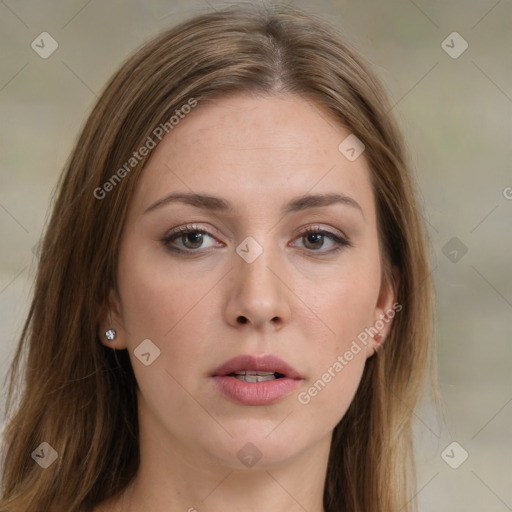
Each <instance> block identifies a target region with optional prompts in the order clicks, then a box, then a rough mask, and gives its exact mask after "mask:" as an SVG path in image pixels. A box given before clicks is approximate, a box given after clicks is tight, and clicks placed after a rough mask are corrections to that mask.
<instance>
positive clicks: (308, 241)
mask: <svg viewBox="0 0 512 512" xmlns="http://www.w3.org/2000/svg"><path fill="white" fill-rule="evenodd" d="M298 239H302V240H304V246H305V247H306V249H308V250H310V251H313V252H322V253H324V254H325V253H332V252H336V251H339V250H340V249H342V248H343V247H345V246H348V245H350V243H349V242H348V240H346V239H345V238H343V237H341V236H339V235H337V234H335V233H332V232H331V231H327V230H325V229H320V228H318V227H309V228H308V229H306V230H304V231H302V232H301V233H300V234H299V236H298V237H297V239H296V240H298ZM326 239H328V240H329V241H330V242H331V244H332V245H333V246H334V247H333V248H332V249H330V250H324V251H320V249H322V248H323V247H324V245H325V240H326Z"/></svg>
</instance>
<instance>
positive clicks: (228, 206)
mask: <svg viewBox="0 0 512 512" xmlns="http://www.w3.org/2000/svg"><path fill="white" fill-rule="evenodd" d="M175 202H180V203H183V204H188V205H190V206H195V207H196V208H202V209H204V210H210V211H218V212H227V213H233V212H234V211H235V208H234V206H233V204H232V203H230V202H229V201H227V200H226V199H222V198H220V197H214V196H209V195H206V194H196V193H193V192H176V193H171V194H168V195H166V196H164V197H162V198H161V199H158V201H155V202H154V203H153V204H151V205H150V206H148V208H146V209H145V210H144V214H146V213H149V212H151V211H153V210H155V209H157V208H160V207H161V206H164V205H167V204H170V203H175ZM333 204H344V205H347V206H351V207H353V208H355V209H357V210H359V211H360V213H361V215H362V216H363V218H364V213H363V209H362V208H361V206H360V205H359V203H358V202H357V201H356V200H355V199H352V198H351V197H349V196H346V195H344V194H337V193H327V194H310V195H305V196H300V197H296V198H294V199H292V200H291V201H289V202H288V203H287V204H285V205H284V206H283V208H282V209H281V213H282V214H283V215H287V214H289V213H294V212H300V211H304V210H308V209H310V208H319V207H325V206H331V205H333Z"/></svg>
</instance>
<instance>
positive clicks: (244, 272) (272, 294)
mask: <svg viewBox="0 0 512 512" xmlns="http://www.w3.org/2000/svg"><path fill="white" fill-rule="evenodd" d="M234 258H235V261H234V269H233V271H231V272H230V273H229V286H228V299H227V305H226V310H225V314H226V320H227V322H228V323H229V324H230V325H232V326H234V327H240V326H242V325H247V326H248V327H249V326H252V327H253V328H255V329H258V330H262V331H265V330H280V329H282V328H283V327H284V326H285V325H286V324H287V323H288V322H289V320H290V317H291V309H290V303H289V301H290V295H291V291H290V290H289V289H288V288H287V283H286V278H285V276H284V273H283V271H282V269H281V267H280V266H279V265H278V262H277V260H276V257H275V256H274V255H273V254H271V251H266V250H264V251H263V253H262V254H261V255H260V256H259V257H258V258H256V260H254V261H253V262H252V263H247V262H246V261H244V260H243V259H242V258H241V257H239V256H238V255H237V254H235V255H234Z"/></svg>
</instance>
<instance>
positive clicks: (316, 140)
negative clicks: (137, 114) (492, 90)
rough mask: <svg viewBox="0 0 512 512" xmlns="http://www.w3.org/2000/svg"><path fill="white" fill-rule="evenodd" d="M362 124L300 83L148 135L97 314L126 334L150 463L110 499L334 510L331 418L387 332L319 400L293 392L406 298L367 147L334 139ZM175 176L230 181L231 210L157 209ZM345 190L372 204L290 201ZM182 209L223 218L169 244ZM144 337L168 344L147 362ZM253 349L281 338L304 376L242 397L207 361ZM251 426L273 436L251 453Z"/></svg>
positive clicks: (206, 182) (221, 187) (225, 102)
mask: <svg viewBox="0 0 512 512" xmlns="http://www.w3.org/2000/svg"><path fill="white" fill-rule="evenodd" d="M349 134H350V131H348V130H347V129H346V128H344V127H343V126H341V125H339V124H338V123H337V122H335V120H334V119H332V118H331V117H330V115H329V114H328V113H327V112H325V111H324V110H322V109H321V108H320V107H318V106H317V105H314V104H312V103H311V102H309V101H307V100H305V99H302V98H300V97H296V96H290V95H288V96H252V95H248V94H244V95H233V96H229V97H221V98H219V99H217V100H212V101H208V102H203V103H201V104H199V105H198V106H197V107H196V108H195V109H194V110H193V111H192V112H191V113H190V114H189V115H187V117H186V118H185V119H183V120H181V121H180V124H179V125H178V126H176V127H175V128H174V130H173V131H172V132H170V133H169V135H167V136H166V137H165V138H164V139H163V141H162V142H161V143H160V144H159V145H158V146H157V147H156V148H155V149H154V150H153V154H152V156H151V159H150V161H149V163H148V164H147V166H146V168H145V170H144V173H143V175H142V178H141V181H140V182H139V184H138V188H137V191H136V194H135V196H134V198H133V200H132V203H131V205H130V208H129V213H128V217H127V219H126V224H125V229H124V231H123V237H122V241H121V247H120V253H119V274H118V284H119V296H117V295H116V294H115V293H114V292H112V294H111V298H110V315H111V318H110V320H111V321H110V323H109V322H108V321H107V317H105V322H104V323H103V324H102V326H101V327H102V331H103V332H104V331H105V330H106V329H108V328H109V327H112V326H113V327H115V329H116V330H117V337H116V339H115V340H114V341H113V342H107V341H105V344H106V345H107V346H110V347H112V348H114V349H125V348H127V349H128V350H129V353H130V357H131V361H132V365H133V368H134V371H135V375H136V378H137V382H138V384H139V388H140V389H139V393H138V398H139V422H140V446H141V465H140V469H139V472H138V474H137V476H136V478H135V480H134V482H133V484H132V485H130V486H129V487H128V489H127V491H126V492H125V493H124V494H123V495H122V496H121V498H119V499H116V500H113V501H111V502H110V503H106V504H104V506H103V507H101V508H98V509H97V510H110V511H114V510H116V511H117V510H123V511H137V510H153V511H156V512H160V511H162V512H163V511H164V510H165V511H169V510H176V511H178V510H180V511H187V510H190V511H192V510H194V509H196V510H199V511H201V510H208V511H212V512H217V511H218V512H220V511H226V510H228V511H229V510H233V511H234V510H250V511H261V510H273V511H277V512H280V511H282V512H285V511H286V512H290V511H293V512H295V511H299V510H300V511H303V510H304V509H305V510H308V511H310V512H320V511H323V504H322V496H323V487H324V480H325V472H326V468H327V460H328V454H329V448H330V443H331V437H332V431H333V429H334V427H335V426H336V424H337V423H338V422H339V421H340V419H341V418H342V417H343V415H344V414H345V412H346V411H347V409H348V407H349V405H350V403H351V401H352V399H353V396H354V394H355V392H356V390H357V387H358V385H359V382H360V379H361V376H362V373H363V370H364V366H365V362H366V360H367V358H368V357H371V356H372V355H373V353H374V351H375V349H376V347H377V345H378V343H377V341H375V340H373V339H371V338H370V339H369V341H368V343H367V344H366V345H362V350H361V351H360V352H359V353H358V354H356V355H354V357H353V359H352V360H351V361H350V362H349V363H348V364H347V365H346V366H345V367H344V368H343V370H342V371H341V372H339V373H337V374H336V377H335V378H333V379H332V380H331V382H329V383H328V384H327V385H326V386H325V388H324V389H323V390H322V391H321V392H320V393H318V395H317V396H315V397H314V398H312V399H311V401H310V402H309V403H308V404H307V405H304V404H302V403H300V402H299V400H298V394H299V393H300V392H301V391H302V392H304V391H307V390H308V388H310V387H311V386H312V385H313V383H314V382H315V381H317V380H318V379H319V378H320V377H321V376H322V374H324V373H325V372H326V371H327V370H328V368H329V367H332V365H333V363H334V362H335V361H336V360H337V357H338V356H339V355H343V354H344V353H345V352H346V351H347V350H348V349H349V348H350V346H351V344H352V342H353V340H354V339H356V337H357V335H358V334H359V333H361V332H362V331H364V329H365V328H366V327H370V326H372V325H374V324H375V322H376V321H377V320H378V319H379V318H381V315H382V314H385V312H386V311H389V309H390V308H391V307H392V304H393V303H394V293H393V290H392V289H391V288H390V287H389V286H387V285H386V284H384V282H383V281H382V280H381V262H380V253H379V241H378V232H377V219H376V211H375V204H374V201H375V199H374V194H373V190H372V186H371V183H370V170H369V168H368V164H367V162H366V160H365V158H364V153H363V155H362V156H360V157H359V158H357V159H356V160H355V161H353V162H351V161H349V160H348V159H347V158H346V157H345V156H344V155H343V154H342V153H341V152H340V151H339V150H338V146H339V144H340V142H341V141H342V140H343V139H345V137H347V136H348V135H349ZM125 179H129V177H127V178H125ZM171 192H185V193H186V192H195V193H203V194H208V195H211V196H216V197H221V198H224V199H226V200H228V201H230V202H232V203H233V206H234V210H233V211H232V212H217V211H209V210H205V209H201V208H197V207H194V206H191V205H185V204H183V203H178V202H176V203H168V204H165V205H161V206H160V207H157V208H154V209H153V210H151V211H149V212H147V213H144V211H145V210H146V209H147V208H148V207H149V206H150V205H152V204H153V203H155V202H156V201H158V200H159V199H161V198H162V197H164V196H166V195H167V194H169V193H171ZM332 192H337V193H340V194H344V195H346V196H350V197H351V198H352V199H353V200H354V201H356V202H357V204H358V205H359V206H360V209H359V208H358V207H355V206H351V205H347V204H333V205H330V206H322V207H317V208H312V209H307V210H304V211H299V212H294V213H290V214H288V215H285V216H283V215H282V214H281V212H280V209H281V208H282V207H283V205H284V204H285V203H287V202H288V201H289V200H291V199H292V198H296V197H298V196H303V195H306V194H317V193H332ZM187 224H194V225H197V226H196V229H197V228H199V229H204V230H206V231H209V232H210V233H211V235H203V241H202V243H203V245H202V246H201V241H200V240H199V241H198V237H197V235H196V236H195V237H194V236H188V237H187V236H185V237H182V236H178V237H177V238H176V239H175V240H174V242H170V245H171V246H175V247H179V248H182V249H183V250H186V249H187V247H188V248H189V251H190V253H188V254H178V253H173V252H171V251H170V250H169V248H167V247H166V246H165V245H164V243H163V242H162V239H163V238H164V237H165V236H166V235H167V234H168V233H169V232H170V231H171V230H172V229H173V228H175V227H179V226H184V225H185V226H186V225H187ZM309 226H312V227H313V228H320V229H325V230H328V231H330V232H332V233H334V234H336V235H339V236H341V237H343V238H346V239H348V241H349V245H346V246H343V247H341V250H339V251H337V252H330V251H331V250H332V249H333V248H335V247H337V245H336V243H335V242H334V241H332V240H331V239H329V238H328V237H324V238H323V245H322V238H321V237H317V238H316V239H315V237H314V236H313V237H311V236H309V237H308V236H307V235H306V236H302V235H301V234H300V232H301V230H302V229H304V228H307V227H309ZM248 236H251V237H253V238H254V239H255V240H256V241H257V242H258V243H259V245H260V246H261V247H262V249H263V253H262V254H261V255H260V256H259V257H258V258H257V259H256V260H255V261H254V262H252V263H247V262H246V261H245V260H244V259H242V258H241V257H240V256H239V255H238V254H237V252H236V247H237V246H238V245H239V244H240V243H241V242H242V241H243V240H244V239H245V238H246V237H248ZM193 251H196V252H193ZM240 316H243V317H245V318H246V322H245V323H242V322H239V321H237V319H238V318H239V317H240ZM390 325H391V322H390V321H389V322H387V323H386V325H385V327H384V328H383V329H381V331H380V332H381V334H382V335H383V337H382V340H384V339H385V336H386V334H387V333H388V330H389V327H390ZM102 339H104V338H102ZM144 339H150V340H152V342H153V343H154V344H155V345H156V346H157V347H158V348H159V349H160V356H159V357H158V358H157V359H156V360H155V361H154V362H153V363H152V364H150V365H149V366H144V365H143V364H141V362H140V361H139V360H138V359H137V358H136V357H135V356H134V350H135V349H136V347H137V346H138V345H139V344H140V343H141V341H142V340H144ZM381 342H382V341H381ZM240 354H274V355H277V356H278V357H280V358H282V359H284V360H285V361H286V362H288V363H289V364H290V365H291V366H293V367H294V368H295V369H296V370H297V371H298V372H299V373H300V374H301V375H302V377H303V380H302V381H301V382H300V385H299V387H298V388H297V390H295V391H293V392H292V393H290V394H289V395H288V396H286V397H284V398H283V399H281V400H279V401H278V402H275V403H273V404H271V405H267V406H248V405H241V404H236V403H234V402H232V401H230V400H229V399H227V398H226V397H224V396H223V395H222V394H220V393H219V391H218V390H217V387H216V386H215V385H214V382H213V381H212V379H211V377H210V375H211V373H212V371H213V370H214V369H215V368H216V367H218V366H219V365H220V364H221V363H224V362H225V361H227V360H228V359H231V358H232V357H234V356H237V355H240ZM247 442H251V443H253V444H254V445H255V446H256V447H257V449H258V450H259V452H260V453H261V459H260V460H259V461H258V462H257V464H256V465H255V466H253V467H252V468H247V467H245V466H244V465H243V464H242V463H241V461H240V460H239V459H238V457H237V452H238V450H240V449H241V448H242V447H243V446H244V445H245V444H246V443H247Z"/></svg>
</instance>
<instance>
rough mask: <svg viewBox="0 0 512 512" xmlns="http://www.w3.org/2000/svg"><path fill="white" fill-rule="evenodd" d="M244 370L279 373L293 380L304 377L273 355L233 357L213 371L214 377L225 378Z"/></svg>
mask: <svg viewBox="0 0 512 512" xmlns="http://www.w3.org/2000/svg"><path fill="white" fill-rule="evenodd" d="M242 370H253V371H262V372H277V373H280V374H282V375H284V376H285V377H289V378H291V379H302V376H301V375H300V374H299V372H297V370H295V368H293V367H292V366H290V365H289V364H288V363H286V362H285V361H283V360H282V359H280V358H279V357H277V356H273V355H259V356H255V355H251V354H244V355H241V356H237V357H233V358H232V359H230V360H229V361H226V362H225V363H223V364H221V365H220V366H219V367H218V368H216V369H215V370H214V371H213V374H212V376H225V375H229V374H230V373H234V372H239V371H242Z"/></svg>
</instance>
